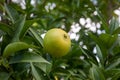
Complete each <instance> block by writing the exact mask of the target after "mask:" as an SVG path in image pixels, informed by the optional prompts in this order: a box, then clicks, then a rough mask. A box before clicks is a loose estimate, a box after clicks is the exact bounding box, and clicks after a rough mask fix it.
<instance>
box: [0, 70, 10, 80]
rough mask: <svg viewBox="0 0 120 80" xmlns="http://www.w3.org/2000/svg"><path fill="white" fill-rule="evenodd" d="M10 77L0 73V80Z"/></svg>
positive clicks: (6, 79)
mask: <svg viewBox="0 0 120 80" xmlns="http://www.w3.org/2000/svg"><path fill="white" fill-rule="evenodd" d="M9 77H10V74H8V73H6V72H0V80H8V79H9Z"/></svg>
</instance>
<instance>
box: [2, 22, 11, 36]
mask: <svg viewBox="0 0 120 80" xmlns="http://www.w3.org/2000/svg"><path fill="white" fill-rule="evenodd" d="M0 30H2V31H4V32H6V33H7V34H9V35H11V34H12V33H13V32H12V29H11V28H10V26H8V25H7V24H4V23H1V22H0Z"/></svg>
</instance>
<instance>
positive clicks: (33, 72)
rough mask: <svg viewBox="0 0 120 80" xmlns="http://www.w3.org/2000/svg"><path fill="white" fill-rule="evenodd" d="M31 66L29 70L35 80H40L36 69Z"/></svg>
mask: <svg viewBox="0 0 120 80" xmlns="http://www.w3.org/2000/svg"><path fill="white" fill-rule="evenodd" d="M30 65H31V69H32V74H33V75H34V77H35V79H36V80H42V79H41V77H40V75H39V73H38V71H37V70H36V68H35V67H34V65H33V63H30Z"/></svg>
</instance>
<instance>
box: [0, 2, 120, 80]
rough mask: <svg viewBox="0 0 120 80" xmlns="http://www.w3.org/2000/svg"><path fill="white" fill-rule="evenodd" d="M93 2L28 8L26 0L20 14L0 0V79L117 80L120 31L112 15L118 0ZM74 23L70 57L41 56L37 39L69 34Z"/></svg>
mask: <svg viewBox="0 0 120 80" xmlns="http://www.w3.org/2000/svg"><path fill="white" fill-rule="evenodd" d="M8 1H9V0H8ZM10 1H11V0H10ZM95 1H97V3H94V1H92V0H35V4H34V5H32V4H31V0H25V2H24V3H25V5H24V7H25V9H23V7H21V6H20V5H19V4H18V3H14V2H9V3H7V2H6V3H5V2H4V0H1V1H0V16H1V22H0V39H2V40H1V41H0V80H60V79H61V80H62V79H63V80H119V79H120V36H119V33H120V27H119V22H118V18H117V16H116V15H115V14H114V15H112V12H113V10H115V9H117V8H118V6H119V0H95ZM107 2H109V4H111V5H108V6H107ZM51 6H53V7H51ZM103 6H105V8H103ZM109 7H111V10H110V12H109V11H108V10H107V9H108V8H109ZM95 11H97V15H93V13H94V12H95ZM108 13H109V14H108ZM111 16H113V18H111ZM81 17H82V18H88V17H89V18H90V19H91V20H92V21H94V22H95V23H97V22H101V28H100V30H104V33H101V34H97V32H92V31H90V30H88V29H86V28H85V27H84V26H85V25H82V24H80V23H79V19H80V18H81ZM73 23H79V25H80V26H81V29H80V31H79V32H77V33H76V34H78V35H80V37H79V39H78V40H75V39H72V45H71V50H70V52H69V54H68V55H66V56H64V57H61V58H53V57H51V56H50V55H49V54H47V53H45V51H44V50H43V38H42V37H41V35H42V34H44V33H45V32H46V31H47V30H49V29H51V28H54V27H57V28H61V26H64V27H63V29H64V30H66V31H67V32H70V30H71V25H72V24H73ZM86 30H87V31H86ZM81 42H82V43H83V44H82V45H79V44H80V43H81ZM84 46H86V48H84ZM94 49H95V50H96V52H94V51H93V50H94Z"/></svg>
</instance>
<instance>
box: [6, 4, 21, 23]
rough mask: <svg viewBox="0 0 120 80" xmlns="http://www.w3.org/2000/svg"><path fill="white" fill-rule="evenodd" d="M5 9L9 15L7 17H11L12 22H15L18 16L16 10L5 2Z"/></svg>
mask: <svg viewBox="0 0 120 80" xmlns="http://www.w3.org/2000/svg"><path fill="white" fill-rule="evenodd" d="M5 10H6V12H7V14H8V15H9V17H10V18H11V21H12V23H15V22H16V21H17V20H18V18H19V14H18V12H17V11H16V10H15V9H14V8H13V7H11V6H9V5H7V4H5Z"/></svg>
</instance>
